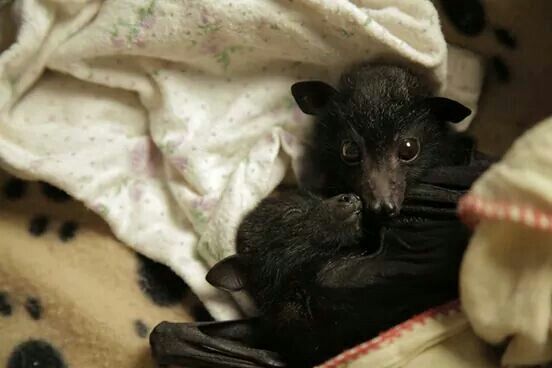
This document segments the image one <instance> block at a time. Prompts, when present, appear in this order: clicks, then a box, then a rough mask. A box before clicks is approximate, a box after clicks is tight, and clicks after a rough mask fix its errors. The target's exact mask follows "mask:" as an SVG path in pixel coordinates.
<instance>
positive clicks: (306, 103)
mask: <svg viewBox="0 0 552 368" xmlns="http://www.w3.org/2000/svg"><path fill="white" fill-rule="evenodd" d="M335 93H337V91H336V90H335V89H334V88H333V87H332V86H330V85H329V84H326V83H324V82H321V81H304V82H297V83H295V84H294V85H292V86H291V94H292V95H293V98H295V102H297V105H299V108H300V109H301V110H302V111H303V112H304V113H305V114H309V115H316V114H317V113H319V112H320V110H321V109H323V108H324V107H325V106H326V104H327V103H328V101H329V99H330V97H331V96H332V95H334V94H335Z"/></svg>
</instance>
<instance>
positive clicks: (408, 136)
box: [292, 65, 470, 216]
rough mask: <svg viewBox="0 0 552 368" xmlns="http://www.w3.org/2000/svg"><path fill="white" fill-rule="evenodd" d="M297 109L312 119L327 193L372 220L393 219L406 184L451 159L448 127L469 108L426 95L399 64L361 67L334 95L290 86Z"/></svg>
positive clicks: (318, 86)
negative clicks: (358, 206) (352, 203)
mask: <svg viewBox="0 0 552 368" xmlns="http://www.w3.org/2000/svg"><path fill="white" fill-rule="evenodd" d="M292 93H293V95H294V97H295V100H296V101H297V103H298V105H299V107H300V108H301V109H302V110H303V111H304V112H305V113H307V114H311V115H316V118H317V119H316V120H317V122H316V126H315V132H314V140H313V146H314V147H313V156H312V157H311V159H312V160H313V161H316V162H315V163H314V164H315V165H316V166H318V170H319V171H321V172H322V174H323V176H324V184H323V185H324V186H325V188H323V189H325V191H326V192H327V193H345V192H349V191H352V192H354V193H356V194H358V195H359V196H360V197H361V198H362V200H363V202H364V208H365V209H366V210H367V211H368V212H369V213H370V214H376V215H386V216H394V215H397V214H398V213H399V211H400V207H401V204H402V202H403V199H404V195H405V190H406V188H407V186H408V184H409V183H411V182H412V181H414V180H416V179H417V178H419V177H420V176H421V175H422V174H423V172H424V171H425V169H427V168H429V167H432V166H435V165H437V164H439V163H446V162H448V161H447V160H450V156H451V155H450V152H451V149H452V146H453V144H452V140H451V139H450V137H451V134H450V129H449V127H448V126H447V125H446V122H447V121H451V122H459V121H461V120H463V119H464V118H465V117H466V116H467V115H469V113H470V110H469V109H467V108H466V107H464V106H463V105H461V104H459V103H458V102H455V101H452V100H449V99H446V98H439V97H429V89H428V88H427V87H426V86H424V84H423V83H422V81H421V79H420V78H419V77H417V76H416V75H414V74H412V73H411V72H409V71H407V70H406V69H404V68H401V67H396V66H386V65H383V66H381V65H380V66H366V65H361V66H359V67H357V68H355V69H353V70H351V71H350V72H348V73H346V74H344V75H343V76H342V78H341V81H340V85H339V88H338V90H336V89H334V88H333V87H331V86H329V85H327V84H325V83H323V82H318V81H307V82H299V83H296V84H295V85H293V86H292Z"/></svg>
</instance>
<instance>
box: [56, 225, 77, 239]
mask: <svg viewBox="0 0 552 368" xmlns="http://www.w3.org/2000/svg"><path fill="white" fill-rule="evenodd" d="M78 228H79V224H78V223H76V222H75V221H67V222H64V223H63V224H62V225H61V227H60V228H59V232H58V235H59V239H60V240H61V241H63V242H66V241H69V240H71V239H73V238H74V237H75V233H76V232H77V229H78Z"/></svg>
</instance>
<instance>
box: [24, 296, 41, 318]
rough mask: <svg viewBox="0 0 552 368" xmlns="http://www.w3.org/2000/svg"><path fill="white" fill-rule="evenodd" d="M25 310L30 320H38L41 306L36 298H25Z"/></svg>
mask: <svg viewBox="0 0 552 368" xmlns="http://www.w3.org/2000/svg"><path fill="white" fill-rule="evenodd" d="M25 309H26V310H27V313H29V316H31V318H32V319H35V320H38V319H40V317H41V316H42V304H40V300H38V299H37V298H32V297H31V298H27V301H26V302H25Z"/></svg>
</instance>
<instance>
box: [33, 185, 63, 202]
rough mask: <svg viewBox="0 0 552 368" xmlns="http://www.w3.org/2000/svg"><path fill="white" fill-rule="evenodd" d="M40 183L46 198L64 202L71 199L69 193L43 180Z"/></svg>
mask: <svg viewBox="0 0 552 368" xmlns="http://www.w3.org/2000/svg"><path fill="white" fill-rule="evenodd" d="M40 185H41V187H42V194H44V196H46V198H48V199H50V200H52V201H54V202H65V201H68V200H69V199H71V197H70V196H69V194H67V193H65V192H64V191H63V190H61V189H59V188H56V187H54V186H53V185H50V184H48V183H45V182H40Z"/></svg>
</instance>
